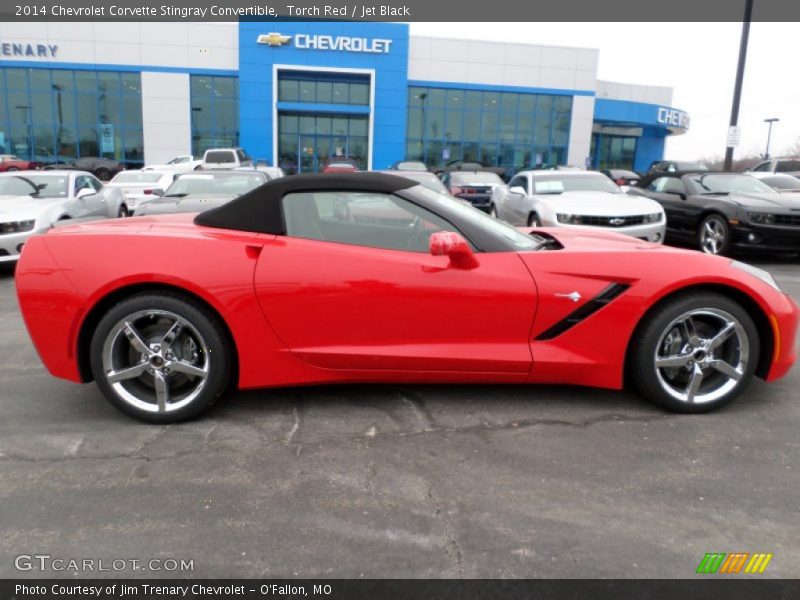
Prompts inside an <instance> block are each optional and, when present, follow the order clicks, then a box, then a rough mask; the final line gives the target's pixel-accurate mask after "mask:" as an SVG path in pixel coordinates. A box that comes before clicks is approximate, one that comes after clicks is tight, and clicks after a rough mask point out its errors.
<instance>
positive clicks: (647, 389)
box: [16, 173, 798, 423]
mask: <svg viewBox="0 0 800 600" xmlns="http://www.w3.org/2000/svg"><path fill="white" fill-rule="evenodd" d="M401 217H402V218H401ZM119 255H123V256H125V257H126V260H124V261H117V260H102V257H104V256H119ZM16 277H17V290H18V294H19V301H20V305H21V307H22V312H23V315H24V317H25V322H26V325H27V327H28V330H29V332H30V335H31V337H32V338H33V341H34V343H35V345H36V348H37V350H38V352H39V354H40V356H41V358H42V360H43V361H44V363H45V365H46V366H47V368H48V369H49V370H50V372H51V373H52V374H53V375H55V376H57V377H62V378H65V379H69V380H72V381H76V382H87V381H90V380H92V379H94V380H95V381H96V382H97V384H98V386H99V387H100V389H101V390H102V392H103V393H104V394H105V395H106V396H107V397H108V399H109V400H110V401H111V402H112V403H113V404H114V405H115V406H116V407H117V408H119V409H120V410H122V411H124V412H125V413H127V414H129V415H131V416H133V417H136V418H138V419H141V420H143V421H149V422H158V423H167V422H176V421H181V420H185V419H188V418H191V417H194V416H196V415H198V414H200V413H201V412H203V411H204V410H206V409H207V408H208V407H209V406H211V404H212V403H213V402H214V401H215V400H216V399H217V398H218V397H219V396H220V395H221V394H222V393H223V391H224V390H225V389H226V388H229V387H238V388H242V389H243V388H258V387H269V386H287V385H299V384H311V383H315V384H317V383H337V382H367V381H370V382H403V383H406V382H428V383H445V382H458V383H463V382H491V383H515V384H529V383H567V384H580V385H587V386H597V387H604V388H621V387H622V386H623V384H624V383H626V382H630V383H631V384H632V385H634V386H636V387H637V388H638V389H639V390H640V391H641V392H642V394H643V395H644V396H645V397H647V398H649V399H650V400H652V401H654V402H656V403H658V404H660V405H662V406H664V407H666V408H668V409H672V410H676V411H682V412H704V411H708V410H711V409H714V408H717V407H720V406H722V405H724V404H726V403H728V402H729V401H731V400H732V399H733V398H734V397H735V396H736V395H737V394H738V393H739V392H741V391H742V390H743V389H744V388H745V386H746V385H747V383H748V382H749V381H750V380H751V378H752V377H753V375H758V376H759V377H762V378H764V379H766V380H768V381H771V380H774V379H777V378H779V377H781V376H783V375H784V374H786V372H787V371H788V370H789V368H790V366H791V365H792V363H793V362H794V360H795V348H794V343H795V330H796V327H797V319H798V310H797V307H796V306H795V304H794V303H793V301H792V300H791V299H790V298H789V296H787V295H786V294H784V293H782V292H781V291H780V290H779V289H778V286H777V285H776V284H775V282H774V281H773V279H772V278H771V277H770V275H769V274H767V273H766V272H764V271H762V270H760V269H756V268H754V267H751V266H748V265H745V264H742V263H739V262H735V261H730V260H727V259H724V258H720V257H716V256H710V255H706V254H700V253H698V252H694V251H687V250H679V249H675V248H669V247H664V246H660V245H654V244H649V243H646V242H642V241H639V240H636V239H633V238H629V237H625V236H622V235H617V234H612V233H609V234H604V233H598V232H596V231H594V230H592V231H582V230H580V229H577V228H576V229H565V228H560V229H558V230H555V229H553V230H547V229H538V230H534V231H529V232H527V233H523V232H521V231H518V230H516V229H514V228H512V227H510V226H507V225H506V224H504V223H502V222H500V221H497V220H496V219H493V218H491V217H489V216H487V215H485V214H483V213H481V212H479V211H477V210H475V209H473V208H471V207H469V206H466V205H464V204H463V203H461V202H458V201H455V200H451V199H448V198H446V197H444V196H442V195H441V194H438V193H436V192H433V191H430V190H428V189H427V188H425V187H423V186H420V185H419V184H418V183H417V182H415V181H411V180H409V179H405V178H402V177H396V176H393V175H382V174H375V173H365V174H331V175H317V176H306V175H301V176H294V177H287V178H283V179H278V180H275V181H273V182H270V183H267V184H265V185H263V186H261V187H259V188H257V189H255V190H253V191H251V192H249V193H247V194H245V195H243V196H240V197H239V198H237V199H236V200H233V201H232V202H230V203H228V204H226V205H224V206H221V207H218V208H215V209H213V210H210V211H207V212H204V213H200V214H199V215H191V214H189V215H185V214H181V215H165V216H159V217H141V218H132V219H124V220H114V221H102V222H94V223H83V224H77V225H73V226H67V227H61V228H58V229H54V230H51V231H50V232H49V233H47V234H45V235H40V236H35V237H33V238H32V239H31V240H30V241H29V242H28V243H27V244H26V245H25V249H24V251H23V253H22V257H21V260H20V262H19V265H18V267H17V275H16Z"/></svg>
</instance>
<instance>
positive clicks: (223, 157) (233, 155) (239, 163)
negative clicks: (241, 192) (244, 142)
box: [201, 148, 254, 169]
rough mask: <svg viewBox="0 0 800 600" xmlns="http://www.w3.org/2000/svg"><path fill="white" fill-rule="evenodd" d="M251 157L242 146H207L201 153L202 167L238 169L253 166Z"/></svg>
mask: <svg viewBox="0 0 800 600" xmlns="http://www.w3.org/2000/svg"><path fill="white" fill-rule="evenodd" d="M253 164H254V163H253V159H252V158H250V157H249V156H247V152H245V151H244V150H243V149H242V148H209V149H208V150H206V152H205V154H203V164H202V166H201V168H202V169H238V168H239V167H251V166H253Z"/></svg>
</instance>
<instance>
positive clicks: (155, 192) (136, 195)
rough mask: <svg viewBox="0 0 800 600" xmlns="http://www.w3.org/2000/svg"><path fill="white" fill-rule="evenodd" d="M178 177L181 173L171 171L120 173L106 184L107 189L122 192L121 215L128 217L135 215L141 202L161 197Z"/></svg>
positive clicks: (131, 171)
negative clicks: (115, 189)
mask: <svg viewBox="0 0 800 600" xmlns="http://www.w3.org/2000/svg"><path fill="white" fill-rule="evenodd" d="M178 177H180V174H179V173H171V172H169V171H166V172H165V171H145V170H141V171H139V170H130V171H120V172H119V173H117V174H116V175H115V176H114V179H112V180H111V181H109V182H108V183H107V184H106V187H109V188H118V189H119V190H120V191H121V192H122V195H123V196H124V197H125V200H124V203H123V207H122V208H123V210H122V211H120V213H124V214H121V216H125V217H127V216H128V215H132V214H133V211H135V210H136V207H137V206H138V205H139V203H140V202H143V201H145V200H147V199H149V198H152V197H153V196H161V195H162V194H163V193H164V190H166V189H167V188H168V187H169V186H171V185H172V182H173V181H175V180H176V179H177V178H178Z"/></svg>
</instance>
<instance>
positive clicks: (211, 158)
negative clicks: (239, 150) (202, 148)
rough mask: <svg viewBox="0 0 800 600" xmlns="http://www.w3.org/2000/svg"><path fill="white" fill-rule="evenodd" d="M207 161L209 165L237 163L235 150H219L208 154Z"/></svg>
mask: <svg viewBox="0 0 800 600" xmlns="http://www.w3.org/2000/svg"><path fill="white" fill-rule="evenodd" d="M205 161H206V162H207V163H215V164H219V163H232V162H236V158H235V156H234V153H233V150H217V151H214V152H208V153H206V158H205Z"/></svg>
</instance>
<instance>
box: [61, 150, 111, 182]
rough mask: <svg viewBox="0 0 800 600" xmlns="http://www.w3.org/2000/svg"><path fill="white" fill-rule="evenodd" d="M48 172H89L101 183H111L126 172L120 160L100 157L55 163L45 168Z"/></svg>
mask: <svg viewBox="0 0 800 600" xmlns="http://www.w3.org/2000/svg"><path fill="white" fill-rule="evenodd" d="M45 169H47V170H53V169H57V170H59V171H61V170H71V171H88V172H89V173H91V174H93V175H94V176H95V177H97V178H98V179H99V180H100V181H109V180H110V179H111V178H112V177H114V175H116V174H117V173H119V172H120V171H124V170H125V165H123V164H122V163H121V162H119V161H118V160H113V159H111V158H101V157H99V156H85V157H82V158H76V159H75V160H74V161H72V162H69V163H53V164H49V165H47V166H46V167H45Z"/></svg>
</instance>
